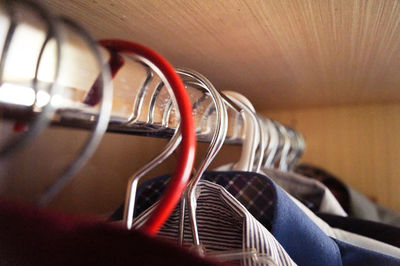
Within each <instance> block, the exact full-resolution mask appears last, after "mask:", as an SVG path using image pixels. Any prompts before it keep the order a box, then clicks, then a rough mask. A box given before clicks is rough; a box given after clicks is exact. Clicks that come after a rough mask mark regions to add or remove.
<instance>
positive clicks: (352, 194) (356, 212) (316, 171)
mask: <svg viewBox="0 0 400 266" xmlns="http://www.w3.org/2000/svg"><path fill="white" fill-rule="evenodd" d="M295 171H296V172H297V173H300V174H302V175H304V176H307V177H309V178H312V179H315V180H319V181H320V182H322V183H324V184H325V185H326V186H327V187H328V188H329V189H330V190H331V191H332V192H333V194H334V195H335V197H336V198H337V199H338V200H339V202H340V203H341V205H342V206H343V207H344V208H345V210H346V211H347V213H348V214H349V216H351V217H355V218H359V219H363V220H370V221H374V222H379V223H384V224H389V225H394V226H397V227H400V214H399V213H396V212H394V211H392V210H390V209H388V208H386V207H384V206H382V205H379V204H377V203H375V202H373V201H372V200H370V199H369V198H368V197H366V196H365V195H363V194H362V193H360V192H359V191H357V190H355V189H354V188H352V187H349V186H348V185H346V184H344V183H343V182H342V181H340V180H339V179H338V178H337V177H336V176H334V175H332V174H330V173H328V172H327V171H325V170H323V169H321V168H318V167H315V166H312V165H308V164H301V165H298V166H297V167H296V169H295Z"/></svg>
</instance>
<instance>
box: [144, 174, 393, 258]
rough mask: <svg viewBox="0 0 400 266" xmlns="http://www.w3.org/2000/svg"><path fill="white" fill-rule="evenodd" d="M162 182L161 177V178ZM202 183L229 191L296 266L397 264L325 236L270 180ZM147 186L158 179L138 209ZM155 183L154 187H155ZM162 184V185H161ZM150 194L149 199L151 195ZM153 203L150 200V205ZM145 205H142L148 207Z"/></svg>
mask: <svg viewBox="0 0 400 266" xmlns="http://www.w3.org/2000/svg"><path fill="white" fill-rule="evenodd" d="M163 178H164V180H165V177H163ZM202 178H203V179H204V180H208V181H212V182H215V183H217V184H220V185H221V186H223V187H224V188H225V189H226V190H227V191H229V192H230V193H231V194H232V195H233V196H234V197H235V198H236V199H237V200H238V201H239V202H241V203H242V204H243V205H244V207H246V208H247V209H248V210H249V211H250V213H252V214H253V216H254V217H255V218H256V219H257V220H259V221H260V222H261V223H262V224H263V225H264V226H266V227H267V228H268V229H269V230H270V232H271V233H272V235H273V236H274V237H275V238H276V239H277V240H278V241H279V243H280V244H281V245H282V247H283V248H284V249H285V250H286V252H287V253H288V254H289V255H290V257H291V258H292V259H293V260H294V261H295V262H296V263H297V264H299V265H342V264H343V265H355V264H354V263H356V264H358V265H371V264H372V265H378V264H379V265H398V264H399V263H400V260H398V259H396V258H393V257H391V256H387V255H384V254H380V253H377V252H374V251H370V250H366V249H363V248H360V247H357V246H353V245H350V244H347V243H344V242H342V241H340V240H337V239H334V238H330V237H329V236H327V235H326V234H325V233H324V232H323V231H322V230H321V229H320V228H319V227H318V226H317V225H316V224H315V223H314V222H313V221H311V220H310V219H309V217H308V216H307V215H306V214H305V213H304V212H303V211H302V210H301V209H300V208H298V207H297V206H296V204H295V203H294V202H293V201H292V200H291V199H290V198H289V197H288V195H287V194H286V193H285V192H284V191H283V190H282V189H280V188H279V186H277V185H276V184H275V183H274V182H273V181H272V180H271V179H269V178H268V177H266V176H264V175H260V174H256V173H250V172H206V173H205V174H204V175H203V177H202ZM151 183H155V184H153V185H155V187H159V186H161V187H163V185H162V184H160V179H154V180H150V181H148V182H147V184H144V185H143V189H141V191H138V204H137V206H138V208H140V206H143V204H142V203H141V202H143V201H142V200H144V201H146V199H149V198H150V197H153V196H154V194H155V192H154V188H150V189H147V187H148V186H149V185H150V187H152V185H151ZM156 183H158V184H156ZM161 183H162V182H161ZM159 192H160V190H159ZM152 195H153V196H152ZM152 203H154V201H153V202H152ZM152 203H150V202H147V203H145V204H144V205H149V204H150V205H151V204H152Z"/></svg>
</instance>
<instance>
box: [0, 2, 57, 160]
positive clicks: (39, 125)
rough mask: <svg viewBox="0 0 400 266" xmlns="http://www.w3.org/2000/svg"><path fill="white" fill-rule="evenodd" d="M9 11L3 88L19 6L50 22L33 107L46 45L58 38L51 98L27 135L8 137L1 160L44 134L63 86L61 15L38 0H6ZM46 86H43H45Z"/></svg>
mask: <svg viewBox="0 0 400 266" xmlns="http://www.w3.org/2000/svg"><path fill="white" fill-rule="evenodd" d="M2 4H3V6H4V9H6V10H5V11H6V12H7V13H8V17H9V21H10V24H9V27H8V31H7V34H6V38H5V41H4V44H3V48H2V51H1V57H0V88H1V87H2V86H5V84H4V72H5V65H6V61H7V57H8V55H9V49H10V46H11V43H12V39H13V37H14V34H15V30H16V29H17V27H18V19H17V17H18V16H17V12H18V10H19V9H22V8H27V9H33V10H34V12H35V15H37V16H38V17H40V18H41V19H43V20H44V22H45V23H46V26H47V27H48V29H47V32H46V37H45V40H44V43H43V45H42V47H41V50H40V52H39V55H38V59H37V63H36V69H35V74H34V78H33V80H32V86H31V87H32V89H33V91H34V93H35V98H34V102H33V103H32V105H31V108H32V110H34V109H37V108H38V107H37V102H38V93H39V88H38V86H39V84H38V74H39V69H40V62H41V60H42V57H43V53H44V50H45V49H46V46H47V44H48V43H49V42H50V41H51V40H54V41H55V43H56V45H55V71H54V76H53V82H51V83H50V84H49V86H48V87H47V88H45V91H46V93H47V94H48V95H49V99H50V100H49V101H48V103H46V104H45V105H44V106H43V107H41V108H40V109H41V112H40V113H39V115H38V116H37V117H36V118H35V119H34V120H33V122H32V123H30V124H29V130H28V131H27V132H25V133H24V134H23V135H21V136H19V137H17V138H15V139H13V140H12V141H8V142H7V144H5V145H4V146H3V147H1V149H0V160H2V159H4V158H6V157H7V156H8V155H9V154H12V153H13V152H15V151H17V150H19V149H20V148H22V147H23V146H25V145H26V144H27V143H29V142H30V141H31V140H33V139H34V138H35V137H36V136H37V135H39V134H40V132H42V131H43V130H44V129H45V128H46V127H47V126H48V124H49V122H50V119H51V117H53V115H54V113H55V111H56V107H55V106H54V103H53V102H52V101H51V99H54V96H55V95H58V94H59V93H60V87H59V86H58V80H59V74H60V62H61V43H62V39H61V35H60V29H59V23H58V20H57V18H55V17H54V16H52V15H51V12H50V11H49V10H47V9H45V8H44V7H42V6H41V5H38V4H37V3H36V2H33V1H2ZM41 90H43V89H41Z"/></svg>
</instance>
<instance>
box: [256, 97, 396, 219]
mask: <svg viewBox="0 0 400 266" xmlns="http://www.w3.org/2000/svg"><path fill="white" fill-rule="evenodd" d="M264 115H267V116H269V117H271V118H273V119H276V120H278V121H280V122H286V123H287V124H289V125H292V126H294V127H295V128H297V129H298V130H299V131H300V132H302V133H303V134H304V136H305V138H306V142H307V150H306V152H305V154H304V156H303V161H304V162H308V163H312V164H315V165H318V166H321V167H323V168H325V169H327V170H329V171H330V172H332V173H334V174H335V175H337V176H338V177H341V178H342V179H343V180H344V181H345V182H346V183H348V184H350V185H351V186H353V187H355V188H357V189H359V190H360V191H362V192H364V193H365V194H366V195H368V196H371V197H373V198H376V199H377V200H378V202H379V203H381V204H383V205H386V206H388V207H391V208H392V209H395V210H397V211H400V195H399V188H400V178H399V177H400V167H399V162H400V138H399V136H400V105H399V104H393V105H362V106H342V107H327V108H316V109H299V110H293V111H287V110H279V111H278V110H276V111H266V112H264Z"/></svg>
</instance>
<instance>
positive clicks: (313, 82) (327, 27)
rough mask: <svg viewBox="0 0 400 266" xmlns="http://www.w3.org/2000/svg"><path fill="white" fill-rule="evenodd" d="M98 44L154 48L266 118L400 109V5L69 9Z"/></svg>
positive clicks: (100, 1) (384, 1)
mask: <svg viewBox="0 0 400 266" xmlns="http://www.w3.org/2000/svg"><path fill="white" fill-rule="evenodd" d="M44 2H46V4H47V6H48V7H49V8H50V9H52V10H54V11H56V12H58V13H61V14H64V15H67V16H69V17H72V18H73V19H75V20H77V21H80V22H81V23H82V24H83V25H84V26H86V27H87V28H88V29H89V30H90V31H91V32H92V33H93V35H94V36H95V37H96V38H121V39H128V40H132V41H136V42H139V43H142V44H145V45H148V46H150V47H152V48H154V49H156V50H157V51H159V52H161V53H162V54H163V55H165V56H166V57H167V58H168V59H169V60H170V61H171V62H172V63H173V64H175V65H176V66H185V67H190V68H193V69H195V70H197V71H199V72H201V73H203V74H204V75H205V76H207V77H208V78H209V79H210V80H211V81H212V82H213V83H214V84H215V85H216V87H217V88H218V89H221V90H222V89H230V90H236V91H239V92H242V93H244V94H245V95H246V96H248V97H249V98H250V100H251V101H252V102H253V103H254V104H255V106H256V108H258V109H268V108H292V107H305V106H318V105H335V104H362V103H386V102H400V2H399V1H398V0H379V1H367V0H362V1H360V0H358V1H345V0H343V1H310V0H296V1H293V0H274V1H244V0H243V1H213V0H206V1H193V0H190V1H188V0H179V1H157V0H150V1H149V0H143V1H128V0H123V1H110V0H93V1H79V0H70V1H61V0H46V1H44Z"/></svg>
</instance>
